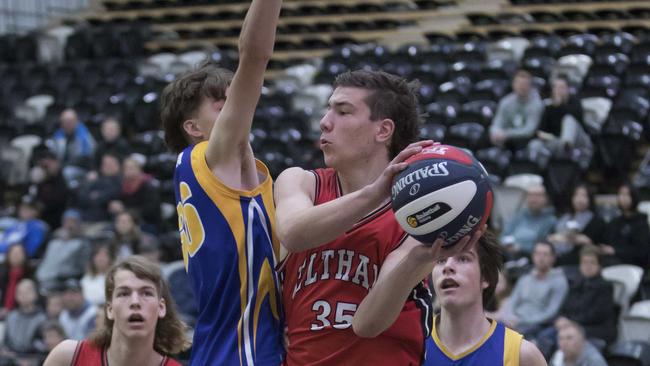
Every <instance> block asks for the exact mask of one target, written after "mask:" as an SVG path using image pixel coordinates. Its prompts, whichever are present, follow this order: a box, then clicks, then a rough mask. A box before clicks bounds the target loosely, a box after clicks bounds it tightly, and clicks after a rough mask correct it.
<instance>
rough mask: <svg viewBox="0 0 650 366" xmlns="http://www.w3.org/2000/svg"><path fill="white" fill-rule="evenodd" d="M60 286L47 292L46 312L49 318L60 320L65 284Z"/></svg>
mask: <svg viewBox="0 0 650 366" xmlns="http://www.w3.org/2000/svg"><path fill="white" fill-rule="evenodd" d="M59 287H60V288H57V289H54V290H52V291H50V292H48V293H47V295H46V297H45V314H46V315H47V318H48V319H49V320H56V321H57V322H58V321H59V315H61V312H62V311H63V284H61V285H60V286H59Z"/></svg>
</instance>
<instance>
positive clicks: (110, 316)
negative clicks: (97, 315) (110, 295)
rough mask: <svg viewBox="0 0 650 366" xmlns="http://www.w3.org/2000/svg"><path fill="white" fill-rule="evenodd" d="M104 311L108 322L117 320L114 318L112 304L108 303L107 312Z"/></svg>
mask: <svg viewBox="0 0 650 366" xmlns="http://www.w3.org/2000/svg"><path fill="white" fill-rule="evenodd" d="M104 311H105V312H106V317H107V318H108V320H115V317H114V316H113V306H112V305H111V303H110V302H107V303H106V310H104Z"/></svg>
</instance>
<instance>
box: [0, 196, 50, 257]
mask: <svg viewBox="0 0 650 366" xmlns="http://www.w3.org/2000/svg"><path fill="white" fill-rule="evenodd" d="M42 209H43V205H42V204H41V203H40V202H38V201H36V200H35V199H33V198H32V197H29V196H25V197H23V199H22V201H21V202H20V205H19V206H18V221H17V222H16V223H15V224H14V225H12V226H10V227H9V228H8V229H7V230H5V231H4V232H2V233H0V253H2V254H4V253H6V252H7V250H8V248H9V246H11V245H13V244H22V245H23V246H24V247H25V250H26V251H27V255H28V256H29V257H30V258H33V257H35V256H36V255H37V254H39V253H40V249H41V245H42V244H43V242H44V241H45V239H46V236H47V232H48V227H47V224H46V223H45V222H44V221H43V220H41V219H40V218H39V216H40V212H41V210H42Z"/></svg>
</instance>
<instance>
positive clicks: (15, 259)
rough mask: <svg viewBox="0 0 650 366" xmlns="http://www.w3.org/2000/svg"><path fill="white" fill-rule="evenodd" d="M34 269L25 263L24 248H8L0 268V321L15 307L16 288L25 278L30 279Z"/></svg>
mask: <svg viewBox="0 0 650 366" xmlns="http://www.w3.org/2000/svg"><path fill="white" fill-rule="evenodd" d="M33 275H34V269H33V268H32V266H31V265H30V264H29V262H28V261H27V254H26V253H25V248H24V247H23V246H22V245H20V244H14V245H12V246H10V247H9V250H8V251H7V257H6V260H5V262H4V263H2V266H1V267H0V292H1V295H0V296H1V297H0V301H2V303H1V304H0V305H1V306H2V308H0V319H4V318H5V316H6V315H7V313H8V312H9V311H11V310H13V308H14V307H15V305H16V287H17V286H18V283H19V282H20V281H21V280H23V279H25V278H32V276H33Z"/></svg>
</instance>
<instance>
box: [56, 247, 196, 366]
mask: <svg viewBox="0 0 650 366" xmlns="http://www.w3.org/2000/svg"><path fill="white" fill-rule="evenodd" d="M105 292H106V299H107V302H106V306H105V314H104V316H105V318H104V326H103V327H101V328H99V329H97V330H96V331H95V333H94V334H93V335H92V337H91V338H90V339H89V340H83V341H81V342H78V341H72V340H66V341H63V342H61V343H60V344H59V345H58V346H56V347H55V348H54V349H53V350H52V352H51V353H50V354H49V356H48V357H47V359H46V360H45V364H44V365H45V366H59V365H60V366H68V365H72V366H76V365H78V366H109V365H110V366H128V365H138V366H180V363H178V362H177V361H175V360H173V359H171V358H169V357H168V355H172V354H177V353H180V352H181V351H183V350H185V349H187V348H188V347H189V342H188V341H187V340H186V338H185V329H186V327H185V324H183V322H181V321H180V320H179V319H178V316H177V313H176V309H175V308H174V303H173V300H172V298H171V294H170V292H169V288H168V287H167V283H166V282H165V280H164V279H163V278H162V274H161V272H160V269H159V268H158V266H157V265H156V264H154V263H152V262H151V261H150V260H148V259H146V258H144V257H141V256H131V257H129V258H127V259H126V260H124V261H122V262H119V263H117V264H115V265H114V266H113V267H112V268H111V269H110V271H109V272H108V274H107V275H106V285H105Z"/></svg>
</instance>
